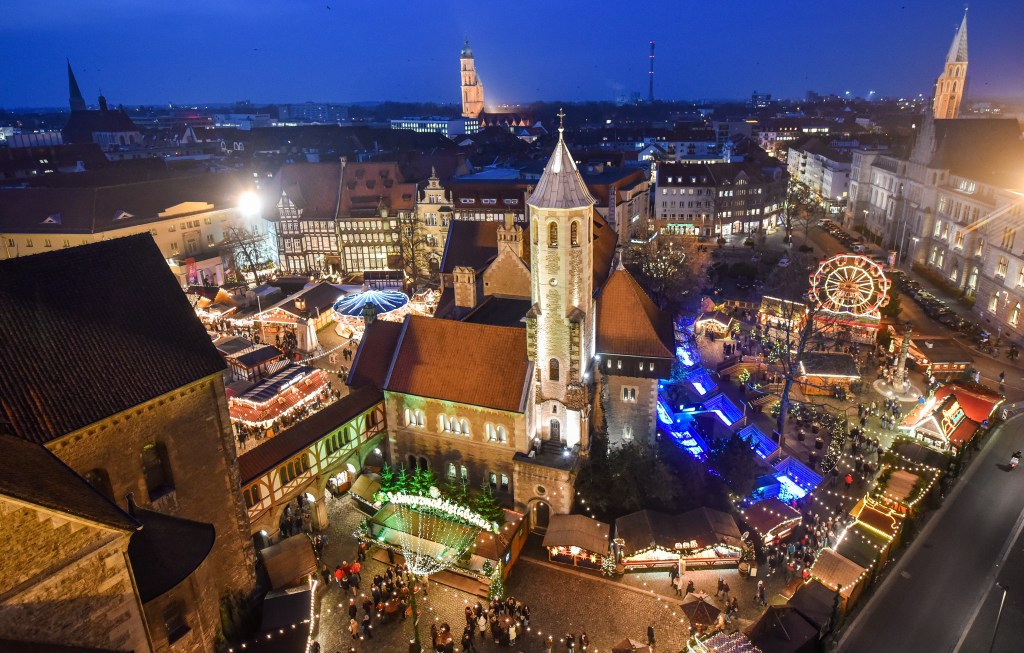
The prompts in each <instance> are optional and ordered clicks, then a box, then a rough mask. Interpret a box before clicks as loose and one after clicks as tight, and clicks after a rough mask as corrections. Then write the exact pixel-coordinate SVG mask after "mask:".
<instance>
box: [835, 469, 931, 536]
mask: <svg viewBox="0 0 1024 653" xmlns="http://www.w3.org/2000/svg"><path fill="white" fill-rule="evenodd" d="M915 478H916V477H915ZM850 514H851V515H853V517H854V519H856V520H857V521H858V522H860V523H861V524H864V525H865V526H867V527H868V528H869V529H874V530H875V531H877V532H878V533H879V534H881V533H885V534H886V536H887V537H890V538H892V537H893V536H895V535H896V533H898V532H899V530H900V527H901V526H902V525H903V516H902V515H901V514H899V513H898V512H896V511H895V510H892V509H890V508H888V507H886V506H884V505H882V504H879V503H878V502H877V501H875V500H874V499H871V498H870V497H865V498H863V499H861V500H860V501H858V502H857V505H855V506H854V507H853V509H852V510H851V511H850Z"/></svg>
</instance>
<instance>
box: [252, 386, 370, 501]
mask: <svg viewBox="0 0 1024 653" xmlns="http://www.w3.org/2000/svg"><path fill="white" fill-rule="evenodd" d="M383 400H384V395H382V394H381V392H380V390H378V389H377V388H375V387H373V386H366V387H363V388H358V389H356V390H353V391H352V392H351V393H350V394H347V395H345V396H344V397H342V398H341V399H339V400H338V401H335V402H334V403H332V404H330V405H329V406H327V407H326V408H323V409H322V410H318V411H317V412H315V413H313V414H312V415H310V416H309V417H307V418H306V419H304V420H302V421H300V422H297V423H295V424H293V425H292V426H291V427H290V428H287V429H285V430H284V431H282V432H281V434H280V435H276V436H274V437H273V438H270V439H269V440H267V441H264V442H263V443H261V444H260V445H259V446H257V447H255V448H253V449H250V450H248V451H246V452H245V453H243V454H242V455H241V456H239V457H238V472H239V474H240V475H241V478H242V485H245V484H246V483H251V482H252V481H255V480H256V479H258V478H259V477H260V476H262V475H263V474H264V473H265V472H267V471H268V470H271V469H273V468H274V467H277V466H278V465H280V464H281V463H283V462H285V461H287V460H288V459H289V458H291V457H292V456H294V455H295V454H297V453H299V452H300V451H302V450H303V449H305V448H306V447H308V446H309V445H311V444H313V443H314V442H316V441H317V440H319V439H320V438H322V437H324V436H325V435H327V434H328V433H330V432H332V431H334V430H335V429H338V428H341V426H342V425H344V424H345V422H347V421H349V420H350V419H352V418H353V417H355V416H356V415H358V414H359V413H361V412H363V411H364V410H367V409H368V408H370V407H372V406H373V405H374V404H376V403H378V402H380V401H383Z"/></svg>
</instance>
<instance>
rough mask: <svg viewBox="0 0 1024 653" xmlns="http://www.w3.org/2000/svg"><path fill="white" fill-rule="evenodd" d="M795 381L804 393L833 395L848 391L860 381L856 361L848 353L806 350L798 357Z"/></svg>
mask: <svg viewBox="0 0 1024 653" xmlns="http://www.w3.org/2000/svg"><path fill="white" fill-rule="evenodd" d="M799 367H800V372H799V376H798V377H797V383H799V384H800V391H801V392H803V393H804V394H805V395H827V396H832V395H835V394H836V392H837V391H838V392H842V393H844V394H845V393H846V392H849V391H850V389H851V386H852V385H853V384H854V383H856V382H857V381H860V370H858V369H857V361H856V360H855V359H854V358H853V356H851V355H850V354H843V353H837V352H821V351H815V352H806V353H805V354H803V355H802V356H801V357H800V364H799Z"/></svg>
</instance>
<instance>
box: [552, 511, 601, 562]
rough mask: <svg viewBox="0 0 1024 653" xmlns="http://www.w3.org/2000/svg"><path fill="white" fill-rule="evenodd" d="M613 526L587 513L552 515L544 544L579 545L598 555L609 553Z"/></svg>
mask: <svg viewBox="0 0 1024 653" xmlns="http://www.w3.org/2000/svg"><path fill="white" fill-rule="evenodd" d="M610 531H611V527H610V526H608V524H606V523H604V522H600V521H597V520H596V519H591V518H590V517H587V516H586V515H551V521H550V523H549V524H548V530H547V532H546V533H544V546H545V547H551V546H578V547H581V548H584V549H586V550H587V551H590V552H592V553H596V554H598V555H608V550H609V548H610V546H609V545H610V544H611V540H610V539H608V533H609V532H610Z"/></svg>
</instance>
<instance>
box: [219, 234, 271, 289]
mask: <svg viewBox="0 0 1024 653" xmlns="http://www.w3.org/2000/svg"><path fill="white" fill-rule="evenodd" d="M223 236H224V237H223V239H222V240H221V242H220V247H221V251H222V252H226V253H228V254H229V255H230V257H231V260H232V266H233V268H234V271H235V276H236V277H237V278H238V280H240V281H245V279H246V277H245V274H244V273H243V272H241V268H242V267H243V266H245V267H247V268H248V270H249V272H251V273H252V276H253V279H254V280H255V281H256V282H257V283H259V270H260V268H261V267H263V266H265V265H266V264H267V263H269V262H270V261H271V259H272V258H273V257H272V255H271V254H270V252H269V249H268V242H267V241H268V234H267V233H264V232H260V231H259V229H258V228H257V227H254V228H253V229H252V230H247V229H246V228H245V227H241V226H237V225H234V224H231V223H227V224H225V225H224V233H223Z"/></svg>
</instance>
